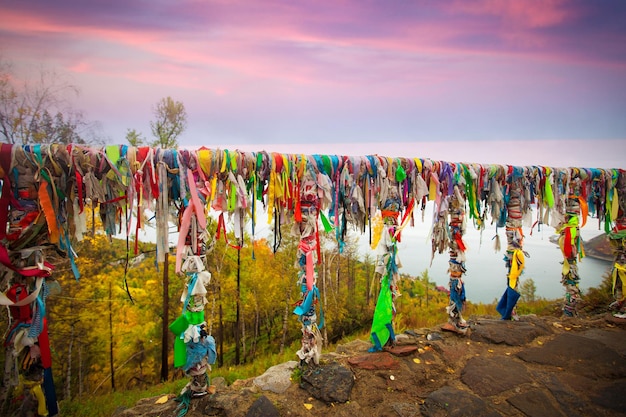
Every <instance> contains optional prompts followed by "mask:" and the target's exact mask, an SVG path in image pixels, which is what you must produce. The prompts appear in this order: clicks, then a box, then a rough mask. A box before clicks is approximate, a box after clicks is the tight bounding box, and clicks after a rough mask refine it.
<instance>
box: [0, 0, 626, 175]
mask: <svg viewBox="0 0 626 417" xmlns="http://www.w3.org/2000/svg"><path fill="white" fill-rule="evenodd" d="M0 19H1V21H2V24H1V25H0V55H1V56H2V58H3V59H4V60H7V61H10V62H12V63H13V64H14V66H15V67H16V69H19V70H20V71H22V73H24V74H26V73H31V74H34V73H35V72H34V71H35V70H36V69H38V68H40V67H41V66H44V67H45V68H48V69H53V70H55V71H58V72H60V73H63V74H68V76H69V77H70V79H71V81H72V82H73V83H74V84H75V85H77V86H79V87H80V89H81V94H80V97H79V98H78V99H77V100H76V102H75V107H76V108H78V109H81V110H84V111H85V116H86V118H87V119H89V120H95V121H99V122H100V123H101V126H102V130H103V132H104V134H105V136H106V137H107V138H108V141H109V142H110V143H124V142H125V133H126V130H127V129H128V128H134V129H137V130H138V131H140V132H142V133H143V134H144V135H145V136H150V129H149V121H150V120H151V119H152V118H153V116H152V108H153V106H154V105H155V104H156V102H157V101H159V100H160V99H161V98H163V97H167V96H171V97H172V98H173V99H175V100H177V101H181V102H183V104H184V105H185V107H186V109H187V112H188V122H189V123H188V129H187V130H186V131H185V133H184V134H183V136H182V137H181V138H180V140H179V142H180V144H181V145H182V146H188V147H196V146H201V145H204V146H207V147H222V148H235V147H240V148H243V147H245V146H248V147H249V148H250V149H252V150H260V148H265V149H266V150H268V151H284V152H291V151H293V152H305V153H340V154H357V155H358V154H371V153H381V154H387V155H391V156H396V155H403V156H412V157H425V158H433V159H444V160H451V161H469V162H486V163H512V164H540V165H555V166H590V167H591V166H601V167H622V168H626V162H625V159H626V157H625V156H624V155H626V2H625V1H621V0H613V1H608V0H607V1H605V0H597V1H587V0H584V1H583V0H581V1H565V0H563V1H562V0H543V1H535V0H525V1H510V0H479V1H394V0H392V1H389V0H387V1H377V0H370V1H363V0H360V1H357V0H338V1H328V2H323V1H293V0H289V1H288V0H277V1H256V2H253V1H224V0H221V1H219V0H216V1H201V0H195V1H194V0H176V1H173V0H170V1H167V0H145V1H133V0H107V1H84V0H56V1H49V0H5V1H2V2H0Z"/></svg>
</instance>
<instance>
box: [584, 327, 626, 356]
mask: <svg viewBox="0 0 626 417" xmlns="http://www.w3.org/2000/svg"><path fill="white" fill-rule="evenodd" d="M579 336H583V337H586V338H588V339H592V340H597V341H598V342H601V343H603V344H604V345H606V346H607V347H608V348H611V349H613V350H614V351H615V352H617V353H618V354H620V355H622V356H626V332H624V331H621V330H604V329H589V330H585V331H584V332H581V333H579Z"/></svg>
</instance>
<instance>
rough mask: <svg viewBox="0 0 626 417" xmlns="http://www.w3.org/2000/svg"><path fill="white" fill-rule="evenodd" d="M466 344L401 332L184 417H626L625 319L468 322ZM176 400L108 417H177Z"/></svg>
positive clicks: (194, 404)
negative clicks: (384, 344)
mask: <svg viewBox="0 0 626 417" xmlns="http://www.w3.org/2000/svg"><path fill="white" fill-rule="evenodd" d="M470 323H471V331H470V332H469V334H467V335H465V336H460V335H457V334H454V333H447V332H442V331H441V329H440V328H439V327H438V328H433V329H418V330H409V331H406V332H404V333H403V334H400V335H398V336H397V340H396V342H397V343H396V345H395V346H393V347H390V348H387V349H385V350H384V351H383V352H378V353H368V352H367V349H368V348H369V347H370V344H369V342H366V341H362V340H355V341H352V342H350V343H347V344H344V345H340V346H339V347H337V349H336V351H335V352H331V353H326V354H324V355H323V356H322V360H321V362H320V365H319V366H311V367H308V368H305V369H303V370H302V372H294V369H295V368H296V367H297V362H287V363H285V364H281V365H278V366H275V367H272V368H270V369H268V370H267V372H266V373H264V374H263V375H260V376H258V377H256V378H251V379H248V380H239V381H236V382H235V383H233V384H232V385H230V386H225V385H224V383H223V382H224V381H223V380H221V379H220V378H215V379H214V380H213V381H212V382H213V387H212V391H213V393H212V394H208V395H206V396H204V397H201V398H195V399H192V400H191V403H190V405H189V408H188V411H187V414H186V415H187V416H188V417H200V416H223V417H235V416H237V417H240V416H248V417H256V416H264V417H272V416H346V417H348V416H349V417H355V416H363V417H365V416H389V417H391V416H394V417H410V416H427V417H445V416H450V417H470V416H471V417H475V416H488V417H500V416H520V417H523V416H528V417H545V416H568V417H577V416H581V417H582V416H626V331H625V330H626V320H624V319H616V318H614V317H612V316H610V315H601V316H596V317H592V318H586V319H582V318H574V319H570V318H568V319H564V318H555V317H537V316H523V317H522V318H521V320H520V321H517V322H513V321H502V320H497V319H495V318H490V317H474V318H472V319H471V320H470ZM296 375H297V376H298V377H299V378H298V379H299V381H293V379H294V377H295V376H296ZM179 405H180V403H179V402H177V401H176V400H175V395H167V394H166V395H164V396H160V397H154V398H146V399H143V400H141V401H139V402H138V403H137V405H136V406H135V407H133V408H129V409H126V410H119V411H118V412H116V414H115V417H131V416H154V417H156V416H161V417H165V416H177V415H178V413H179V412H180V411H181V409H180V408H178V407H179Z"/></svg>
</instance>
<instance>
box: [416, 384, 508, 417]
mask: <svg viewBox="0 0 626 417" xmlns="http://www.w3.org/2000/svg"><path fill="white" fill-rule="evenodd" d="M421 412H422V415H424V416H426V417H444V416H445V417H476V416H481V417H502V415H501V414H500V413H498V412H497V411H495V410H494V409H493V408H491V406H490V405H489V404H488V403H487V402H485V401H484V400H483V399H482V398H480V397H477V396H476V395H474V394H471V393H469V392H467V391H462V390H459V389H456V388H452V387H448V386H446V387H442V388H440V389H438V390H437V391H433V392H431V393H430V395H428V397H426V400H425V401H424V404H422V406H421Z"/></svg>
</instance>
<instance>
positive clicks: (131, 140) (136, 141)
mask: <svg viewBox="0 0 626 417" xmlns="http://www.w3.org/2000/svg"><path fill="white" fill-rule="evenodd" d="M126 141H127V142H128V144H129V145H130V146H135V147H138V146H142V145H143V144H144V143H145V142H146V139H145V138H144V137H143V135H142V134H141V132H138V131H137V130H135V129H127V130H126Z"/></svg>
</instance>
